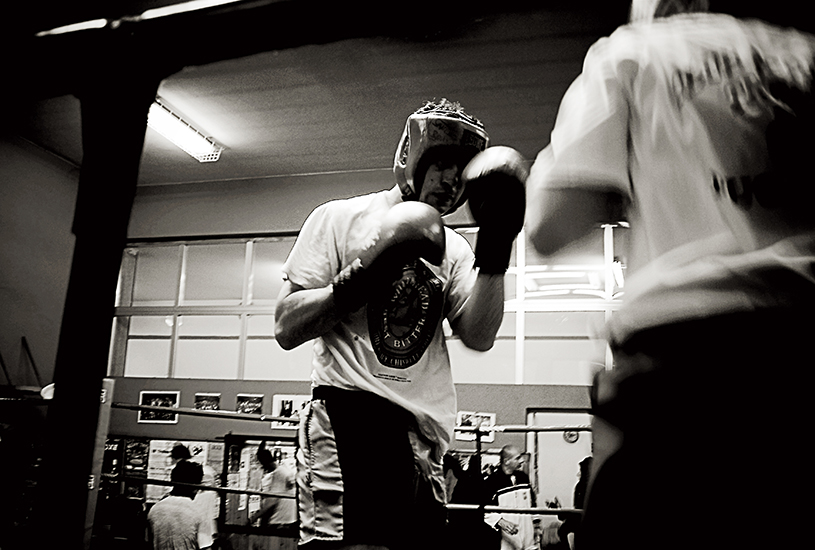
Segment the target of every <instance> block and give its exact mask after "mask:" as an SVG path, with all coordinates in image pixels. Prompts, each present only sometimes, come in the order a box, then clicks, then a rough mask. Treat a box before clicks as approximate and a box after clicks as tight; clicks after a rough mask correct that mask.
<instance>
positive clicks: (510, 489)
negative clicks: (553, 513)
mask: <svg viewBox="0 0 815 550" xmlns="http://www.w3.org/2000/svg"><path fill="white" fill-rule="evenodd" d="M523 462H524V459H523V455H522V453H521V450H520V449H519V448H518V447H516V446H515V445H504V446H503V447H502V448H501V458H500V461H499V463H498V467H497V468H496V469H495V471H494V472H493V473H491V474H490V476H489V477H488V478H487V481H486V482H485V484H484V489H485V491H486V493H485V494H486V495H487V497H488V499H489V502H490V504H492V505H494V506H505V507H508V508H535V507H536V506H537V503H536V498H535V492H534V491H533V490H532V486H531V485H530V484H529V475H527V473H526V472H524V471H523V470H522V469H521V468H522V467H523ZM484 521H485V522H486V523H487V524H488V525H489V526H491V527H492V528H493V529H495V530H497V531H499V532H500V533H501V543H500V545H499V547H500V548H501V549H502V550H513V549H520V550H527V549H531V548H537V542H536V540H535V538H536V537H535V524H536V523H538V524H539V523H540V518H537V517H533V516H532V515H531V514H518V513H512V512H491V513H487V514H484Z"/></svg>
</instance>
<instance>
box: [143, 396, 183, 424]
mask: <svg viewBox="0 0 815 550" xmlns="http://www.w3.org/2000/svg"><path fill="white" fill-rule="evenodd" d="M180 399H181V392H180V391H140V392H139V405H147V406H150V407H167V408H173V409H177V408H178V402H179V400H180ZM138 422H140V423H145V424H177V423H178V414H177V413H172V412H164V411H139V418H138Z"/></svg>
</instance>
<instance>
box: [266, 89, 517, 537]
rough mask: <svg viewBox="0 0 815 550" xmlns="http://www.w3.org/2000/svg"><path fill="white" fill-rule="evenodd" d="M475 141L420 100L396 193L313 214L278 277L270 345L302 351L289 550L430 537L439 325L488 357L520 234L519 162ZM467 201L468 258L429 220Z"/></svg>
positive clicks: (445, 111) (440, 482) (436, 503)
mask: <svg viewBox="0 0 815 550" xmlns="http://www.w3.org/2000/svg"><path fill="white" fill-rule="evenodd" d="M488 141H489V140H488V136H487V132H486V130H485V128H484V125H483V124H482V123H481V122H480V121H478V120H477V119H475V118H474V117H472V116H470V115H469V114H468V113H466V112H465V111H464V109H463V108H462V107H461V106H460V105H459V104H457V103H454V102H450V101H447V100H441V101H439V102H428V103H427V104H426V105H424V106H423V107H421V108H420V109H419V110H417V111H416V112H414V113H413V114H412V115H410V116H409V117H408V120H407V122H406V124H405V129H404V132H403V134H402V138H401V141H400V143H399V146H398V147H397V151H396V155H395V159H394V175H395V179H396V185H395V186H393V187H392V188H390V189H387V190H384V191H379V192H376V193H371V194H368V195H362V196H357V197H352V198H348V199H342V200H333V201H329V202H327V203H325V204H322V205H320V206H318V207H317V208H316V209H315V210H314V211H313V212H311V214H310V215H309V216H308V218H307V219H306V221H305V223H304V224H303V227H302V230H301V231H300V234H299V236H298V238H297V240H296V242H295V244H294V247H293V249H292V251H291V253H290V255H289V257H288V258H287V260H286V262H285V264H284V266H283V273H284V276H285V281H284V283H283V288H282V290H281V293H280V295H279V298H278V301H277V307H276V314H275V323H276V324H275V338H276V339H277V342H278V343H279V344H280V345H281V346H282V347H283V348H284V349H292V348H294V347H296V346H299V345H300V344H303V343H305V342H310V341H313V342H314V343H313V346H314V347H313V349H314V358H313V361H312V365H313V372H312V377H311V378H312V399H311V401H310V402H309V404H308V405H307V406H306V408H305V409H304V411H303V413H302V415H301V423H300V431H299V443H300V445H299V449H298V451H297V452H298V454H297V458H298V460H297V476H298V498H299V511H300V539H301V540H300V543H301V544H303V545H310V546H312V545H313V546H320V545H323V546H330V547H331V548H336V547H337V546H342V545H345V546H352V545H361V544H367V545H371V546H373V547H377V548H390V549H396V548H419V547H421V548H432V547H437V546H440V545H441V544H442V542H443V540H444V532H445V522H446V510H445V509H444V506H443V505H444V502H445V493H444V477H443V469H442V457H443V456H444V454H445V452H446V451H447V449H448V447H449V442H450V440H451V439H452V432H453V428H454V424H455V416H456V394H455V387H454V386H453V380H452V373H451V369H450V360H449V356H448V352H447V344H446V340H445V335H444V330H443V325H442V322H443V320H444V319H446V320H447V321H449V325H450V327H451V329H452V332H453V333H454V334H456V335H458V336H459V337H460V339H461V342H462V343H463V344H464V345H465V346H467V347H469V348H472V349H475V350H480V351H486V350H488V349H490V348H491V347H492V345H493V342H494V340H495V336H496V333H497V331H498V328H499V327H500V324H501V321H502V318H503V311H504V306H503V302H504V290H503V285H504V275H505V273H506V271H507V269H508V266H509V261H510V255H511V252H512V243H513V241H514V239H515V237H516V235H517V234H518V232H519V231H520V229H521V227H522V225H523V213H524V206H525V193H524V181H525V179H526V175H527V169H526V165H525V164H524V161H523V159H522V158H521V156H520V154H519V153H518V152H517V151H515V150H514V149H511V148H509V147H501V146H498V147H487V145H488ZM465 199H466V200H468V201H469V206H470V211H471V213H472V216H473V218H474V219H475V222H476V224H477V225H478V226H479V232H478V237H477V242H476V245H475V251H473V250H472V248H471V247H470V245H469V243H468V242H467V240H466V239H465V238H464V237H463V236H462V235H460V234H458V233H456V232H455V231H453V230H452V229H450V228H447V227H445V226H444V223H443V221H442V218H441V216H443V215H446V214H449V213H451V212H452V211H453V210H455V209H456V208H458V207H459V206H460V205H461V204H462V203H463V202H464V201H465ZM372 445H373V447H372ZM374 448H375V450H376V451H375V452H376V453H377V454H378V455H379V456H380V457H381V458H379V459H373V458H372V457H371V451H372V449H374ZM304 550H305V549H304Z"/></svg>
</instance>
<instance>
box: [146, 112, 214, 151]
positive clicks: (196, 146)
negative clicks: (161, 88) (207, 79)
mask: <svg viewBox="0 0 815 550" xmlns="http://www.w3.org/2000/svg"><path fill="white" fill-rule="evenodd" d="M147 125H148V126H149V127H150V128H152V129H153V130H155V131H156V132H158V133H159V134H161V135H162V136H164V137H166V138H167V139H169V140H170V141H172V142H173V143H174V144H176V145H177V146H178V147H180V148H181V150H183V151H184V152H185V153H187V154H188V155H190V156H191V157H192V158H194V159H195V160H197V161H198V162H215V161H217V160H218V159H219V158H220V157H221V151H223V149H224V148H223V147H221V146H220V145H218V144H217V143H215V142H214V141H212V140H211V139H210V138H208V137H207V136H205V135H204V134H202V133H201V132H199V131H198V130H196V129H195V128H193V126H192V125H191V124H190V123H189V122H187V121H185V120H184V119H183V118H181V117H180V116H178V115H177V114H176V113H174V112H173V111H172V110H171V109H170V108H169V107H167V106H166V105H164V104H163V103H162V102H161V101H160V99H156V101H155V102H154V103H153V104H152V105H151V106H150V112H149V114H148V116H147Z"/></svg>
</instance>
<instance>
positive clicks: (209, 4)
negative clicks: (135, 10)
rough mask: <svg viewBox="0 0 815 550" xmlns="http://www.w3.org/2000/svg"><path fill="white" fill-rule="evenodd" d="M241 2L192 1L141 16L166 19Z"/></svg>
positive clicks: (149, 11) (143, 17)
mask: <svg viewBox="0 0 815 550" xmlns="http://www.w3.org/2000/svg"><path fill="white" fill-rule="evenodd" d="M240 1H241V0H192V1H191V2H182V3H181V4H174V5H172V6H165V7H163V8H155V9H152V10H147V11H146V12H144V13H143V14H141V18H142V19H156V18H158V17H165V16H167V15H175V14H177V13H186V12H190V11H197V10H203V9H206V8H213V7H216V6H223V5H225V4H234V3H235V2H240Z"/></svg>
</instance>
